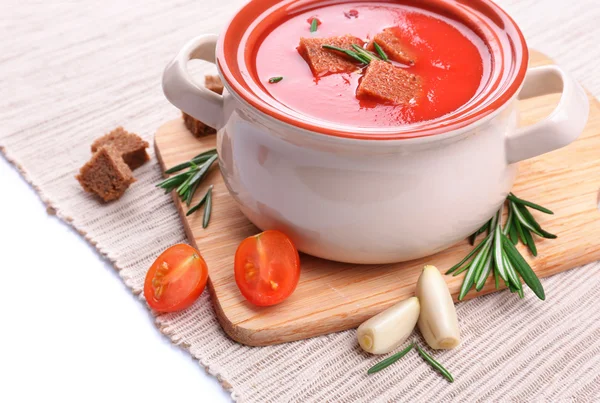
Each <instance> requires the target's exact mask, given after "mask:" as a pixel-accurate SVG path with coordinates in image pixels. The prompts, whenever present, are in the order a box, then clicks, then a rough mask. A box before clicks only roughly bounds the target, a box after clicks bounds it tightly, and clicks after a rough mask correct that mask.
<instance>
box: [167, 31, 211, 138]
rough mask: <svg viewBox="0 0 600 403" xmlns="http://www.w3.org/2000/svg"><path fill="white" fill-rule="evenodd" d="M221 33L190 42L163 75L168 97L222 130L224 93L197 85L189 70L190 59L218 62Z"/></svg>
mask: <svg viewBox="0 0 600 403" xmlns="http://www.w3.org/2000/svg"><path fill="white" fill-rule="evenodd" d="M216 46H217V35H212V34H208V35H201V36H198V37H196V38H194V39H192V40H191V41H189V42H188V43H186V44H185V45H184V46H183V48H181V50H180V51H179V53H178V54H177V56H175V58H174V59H173V61H171V63H169V64H168V65H167V67H166V68H165V71H164V73H163V77H162V87H163V92H164V93H165V96H166V97H167V99H168V100H169V101H170V102H171V103H172V104H173V105H175V106H176V107H177V108H179V109H181V110H182V111H183V112H185V113H187V114H188V115H190V116H192V117H194V118H196V119H198V120H199V121H201V122H203V123H204V124H206V125H207V126H210V127H214V128H216V129H219V128H220V127H221V120H222V116H223V113H222V111H223V96H222V95H219V94H217V93H215V92H213V91H210V90H208V89H206V88H204V86H201V85H198V84H196V83H195V82H194V81H193V79H192V76H191V75H190V73H189V72H188V69H187V64H188V62H189V61H190V60H193V59H201V60H205V61H207V62H210V63H215V59H216V55H215V48H216Z"/></svg>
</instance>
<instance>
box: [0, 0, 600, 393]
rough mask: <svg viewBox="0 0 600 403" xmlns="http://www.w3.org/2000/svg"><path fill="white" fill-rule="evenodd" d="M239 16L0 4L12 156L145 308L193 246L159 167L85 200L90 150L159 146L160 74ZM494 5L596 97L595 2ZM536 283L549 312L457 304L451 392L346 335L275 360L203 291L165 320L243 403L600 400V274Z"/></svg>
mask: <svg viewBox="0 0 600 403" xmlns="http://www.w3.org/2000/svg"><path fill="white" fill-rule="evenodd" d="M242 3H243V1H240V0H233V1H222V2H218V5H215V2H213V1H209V0H195V1H191V0H182V1H178V2H170V1H163V0H149V1H142V0H132V1H127V2H125V1H121V0H106V1H102V2H95V3H94V4H92V2H85V3H84V2H69V3H59V4H56V3H55V2H34V1H28V0H26V1H22V0H21V1H13V0H9V1H6V0H4V1H3V2H2V7H1V8H2V12H1V13H0V37H1V38H2V40H1V41H0V49H1V50H2V51H1V52H0V77H1V82H2V85H0V122H2V124H1V125H0V146H1V147H2V150H3V153H4V155H5V157H6V158H7V159H9V160H10V161H12V162H14V163H15V164H16V165H18V166H19V168H20V169H21V170H22V173H23V175H24V177H25V178H26V179H27V180H28V181H29V182H30V183H32V184H33V186H35V188H36V189H37V190H38V191H39V193H40V196H41V197H42V199H43V200H44V201H45V202H46V203H47V204H48V205H49V206H51V207H52V208H53V209H54V210H55V211H56V213H57V214H58V216H59V217H61V218H62V219H64V220H65V221H67V222H69V223H70V224H71V225H73V226H74V227H75V228H76V229H77V230H78V231H79V232H81V234H82V235H83V236H85V237H86V238H87V239H88V240H89V241H90V242H91V243H93V244H94V245H95V246H96V247H97V248H98V250H99V252H100V253H102V254H103V255H105V256H106V257H107V258H108V259H110V260H111V261H112V262H113V263H114V265H115V267H116V269H117V270H119V273H120V275H121V277H122V278H123V281H124V282H125V283H126V284H127V285H128V286H129V287H130V288H131V290H132V292H134V293H136V294H140V291H141V287H142V283H143V279H144V275H145V273H146V270H147V268H148V266H149V265H150V263H151V262H152V261H153V259H154V258H155V257H156V256H157V255H158V254H159V253H160V252H161V251H162V250H163V249H164V248H165V247H166V246H167V245H171V244H174V243H178V242H184V241H185V234H184V232H183V228H182V226H181V225H180V223H179V218H178V216H177V213H176V211H175V208H174V206H173V205H172V201H171V198H170V196H166V195H164V194H163V193H162V192H161V191H159V190H157V189H155V187H154V184H155V183H156V182H157V181H158V180H159V179H160V171H159V168H158V164H157V163H156V159H155V158H154V157H153V160H152V162H151V163H149V164H146V165H145V166H143V167H142V168H140V169H138V170H136V172H135V175H136V177H137V178H138V182H136V183H135V184H133V185H132V187H131V188H130V189H129V190H128V191H127V193H126V194H125V196H124V197H123V198H122V199H121V200H120V201H119V202H117V203H111V204H107V205H99V204H98V203H97V201H96V200H95V199H94V198H93V197H91V196H89V195H87V194H85V193H83V192H82V191H81V189H80V187H79V185H78V184H77V182H76V180H75V179H74V175H75V173H76V171H77V169H78V168H79V167H80V166H81V165H82V164H83V163H84V162H85V161H86V160H87V159H88V158H89V146H90V144H91V142H92V140H93V139H94V138H96V137H99V136H100V135H102V134H104V133H106V132H108V131H109V130H111V129H113V128H114V127H116V126H119V125H123V126H124V127H125V128H126V129H127V130H130V131H133V132H136V133H139V134H141V135H142V136H143V137H144V138H145V139H146V140H147V141H152V135H153V132H154V130H155V129H156V128H157V127H158V126H159V125H160V124H161V123H162V122H164V121H166V120H169V119H172V118H174V117H176V116H179V114H178V112H177V111H176V110H175V109H174V108H173V107H172V106H170V105H169V104H168V102H167V101H166V100H165V98H164V97H163V95H162V93H161V88H160V76H161V72H162V69H163V67H164V65H165V64H166V63H167V62H168V61H169V59H170V58H171V57H172V56H173V55H174V54H175V52H176V51H177V50H178V48H179V47H180V46H181V45H182V44H183V43H184V42H185V41H186V40H187V39H189V38H191V37H193V36H194V35H197V34H201V33H207V32H219V31H220V30H221V28H222V27H223V26H224V24H225V23H226V21H227V20H228V19H229V18H230V16H231V14H232V13H233V12H234V11H235V10H236V9H237V8H238V6H239V5H240V4H242ZM499 3H500V4H501V5H502V6H504V7H505V8H506V9H507V10H508V11H509V12H510V13H511V14H512V15H513V16H514V17H515V19H516V20H517V22H518V23H519V24H520V25H521V27H522V28H523V30H524V32H525V34H526V36H527V38H528V41H529V44H530V46H532V47H535V48H537V49H539V50H541V51H544V52H545V53H546V54H548V55H550V56H552V57H553V58H554V59H555V60H557V61H558V62H559V63H560V64H561V65H563V66H564V67H566V68H567V69H570V70H571V71H572V72H573V73H574V74H575V76H576V77H577V79H578V80H580V81H581V82H582V83H583V84H584V85H585V86H586V87H587V88H588V89H589V90H591V91H592V92H593V93H594V94H595V95H596V96H600V74H598V72H597V64H598V63H597V62H598V61H599V60H600V47H598V46H597V41H596V38H598V37H599V35H600V25H599V24H598V21H600V6H598V3H597V0H578V1H574V2H569V3H568V4H566V3H565V2H564V1H562V0H557V1H550V0H547V1H542V0H540V1H536V0H503V1H500V2H499ZM599 157H600V155H599ZM543 284H544V287H545V289H546V291H547V296H548V298H547V301H546V302H540V301H538V300H537V299H536V298H535V297H534V296H533V295H532V293H530V292H529V293H527V297H526V298H525V300H524V301H520V300H518V299H517V298H515V296H514V295H511V294H510V293H508V292H500V293H496V294H494V295H490V296H486V297H482V298H478V299H476V300H474V301H469V302H466V303H462V304H459V305H458V315H459V318H460V324H461V328H462V335H463V343H462V346H461V347H460V348H459V349H457V350H456V351H449V352H444V353H440V354H436V357H438V358H439V359H440V361H442V362H443V363H444V364H445V365H446V366H447V367H448V368H450V369H451V370H452V373H453V374H454V376H455V378H456V382H455V383H454V384H452V385H451V384H448V383H447V382H446V381H445V380H444V379H442V378H441V377H439V376H438V375H437V374H435V373H433V372H432V371H431V369H430V368H429V367H428V366H426V365H425V364H424V363H423V362H421V359H420V358H419V357H417V356H416V354H410V355H409V356H407V357H406V358H405V359H403V361H402V362H401V363H400V364H398V365H395V366H393V367H391V368H389V369H388V370H386V371H384V372H382V373H379V374H377V375H375V376H371V377H369V378H367V377H366V375H365V372H366V369H367V368H368V367H369V366H371V365H372V364H373V363H375V362H376V361H377V358H372V357H369V356H367V355H365V354H363V353H361V351H360V349H359V348H358V347H357V344H356V342H355V338H354V332H353V331H346V332H342V333H337V334H332V335H328V336H323V337H318V338H314V339H311V340H306V341H300V342H295V343H289V344H284V345H279V346H274V347H264V348H250V347H245V346H242V345H238V344H236V343H234V342H232V341H231V340H229V339H228V338H227V337H226V336H225V334H224V333H223V332H222V330H221V329H220V327H219V326H218V324H217V322H216V320H215V317H214V313H213V310H212V307H211V304H210V301H209V297H208V295H207V294H206V293H205V294H204V295H203V296H202V298H201V299H200V300H199V301H198V302H197V303H196V304H195V305H194V306H193V307H191V308H190V309H188V310H186V311H185V312H181V313H177V314H170V315H161V316H159V317H157V318H156V320H157V323H158V324H159V328H160V330H161V331H162V332H164V333H165V334H167V335H168V336H169V337H170V338H171V339H172V340H173V342H174V343H177V344H180V345H181V346H182V347H184V348H186V349H188V350H189V352H190V353H191V354H192V355H193V356H194V357H195V358H196V359H198V360H199V361H200V363H201V364H202V365H203V366H204V367H205V368H206V369H207V370H208V371H209V372H210V373H211V374H213V375H215V376H217V377H218V378H219V379H220V380H221V382H222V384H223V385H224V387H226V388H227V389H228V390H230V391H231V396H232V398H233V399H235V400H239V401H242V400H243V401H257V402H266V401H450V400H456V401H459V400H460V401H491V400H517V401H531V400H536V401H539V400H543V401H561V400H562V401H564V400H574V401H598V400H600V302H599V301H600V265H599V264H593V265H588V266H586V267H583V268H579V269H575V270H572V271H570V272H566V273H563V274H560V275H556V276H554V277H551V278H548V279H545V280H543ZM140 298H141V297H140ZM114 331H115V332H120V331H122V330H119V329H116V328H115V330H114ZM90 348H92V347H90Z"/></svg>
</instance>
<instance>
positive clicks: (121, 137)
mask: <svg viewBox="0 0 600 403" xmlns="http://www.w3.org/2000/svg"><path fill="white" fill-rule="evenodd" d="M104 146H110V147H113V148H114V149H115V150H117V151H118V152H119V153H120V155H121V157H122V158H123V160H124V161H125V163H126V164H127V165H128V166H129V168H130V169H136V168H139V167H141V166H142V165H143V164H144V163H145V162H146V161H148V160H149V159H150V157H149V156H148V153H147V152H146V148H148V146H149V144H148V142H147V141H144V140H142V138H141V137H140V136H138V135H137V134H135V133H129V132H127V131H126V130H125V129H123V128H122V127H117V128H116V129H115V130H113V131H111V132H110V133H108V134H105V135H104V136H102V137H100V138H99V139H96V140H95V141H94V142H93V143H92V152H93V153H95V152H96V151H98V150H99V149H100V148H101V147H104Z"/></svg>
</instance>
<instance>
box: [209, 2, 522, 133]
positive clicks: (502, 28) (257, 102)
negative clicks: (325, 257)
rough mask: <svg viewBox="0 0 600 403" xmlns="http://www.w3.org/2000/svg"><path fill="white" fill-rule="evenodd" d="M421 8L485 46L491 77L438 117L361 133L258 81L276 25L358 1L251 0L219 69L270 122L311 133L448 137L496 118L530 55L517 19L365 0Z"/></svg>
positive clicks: (497, 12) (485, 9)
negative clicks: (292, 103)
mask: <svg viewBox="0 0 600 403" xmlns="http://www.w3.org/2000/svg"><path fill="white" fill-rule="evenodd" d="M370 1H373V2H382V1H383V2H389V3H395V4H405V5H409V6H418V7H420V8H424V9H426V10H429V11H432V12H435V13H438V14H442V15H444V16H446V17H449V18H452V19H455V20H457V21H459V22H460V23H462V24H464V25H466V26H467V27H468V28H470V29H471V30H472V31H473V32H475V33H476V34H477V35H479V36H480V37H481V38H482V39H483V41H484V42H485V43H486V45H487V47H488V50H489V52H490V54H491V57H492V60H491V66H492V68H491V73H490V75H489V76H488V77H487V79H486V81H485V83H484V85H483V86H482V89H481V90H480V92H479V93H478V94H476V95H475V96H474V97H473V99H471V101H469V102H468V103H467V104H465V105H463V106H462V107H460V108H459V109H457V110H456V111H454V112H451V113H449V114H447V115H444V116H442V117H440V118H437V119H434V120H430V121H425V122H418V123H413V124H410V125H404V126H397V127H385V128H358V127H353V126H350V125H349V126H345V125H340V124H336V123H331V122H327V121H324V120H321V119H316V118H311V117H310V116H307V115H303V114H301V113H299V112H296V111H294V110H292V109H290V108H288V107H286V106H285V105H283V104H281V103H279V102H278V101H276V100H275V99H273V98H272V97H271V96H270V95H268V93H267V92H266V90H264V87H263V85H262V84H261V83H260V81H259V80H258V79H257V78H256V74H255V72H254V65H253V63H254V60H253V58H254V57H255V55H254V52H255V51H256V49H257V48H258V46H259V45H260V43H261V41H262V39H263V38H264V35H266V34H267V33H268V31H269V30H270V28H271V27H273V26H274V24H277V23H278V22H279V21H282V20H284V19H286V18H289V17H290V16H291V15H295V14H298V13H302V12H306V11H309V10H312V9H316V8H319V7H323V6H329V5H333V4H343V3H350V2H356V1H347V0H346V1H344V0H260V1H250V2H249V3H248V4H247V5H245V6H244V7H243V8H242V9H240V10H239V11H238V13H237V14H236V15H235V16H234V17H233V19H232V20H231V21H230V23H229V25H228V26H227V29H226V30H225V33H224V34H223V35H222V36H221V37H220V38H219V43H218V45H217V64H218V67H219V70H220V72H221V74H222V75H223V78H224V81H225V84H226V86H227V87H228V89H229V90H230V91H233V92H234V93H235V94H237V95H238V96H239V97H240V98H241V99H242V100H244V101H245V102H247V103H248V104H249V105H251V106H252V107H254V108H256V109H257V110H259V111H260V112H262V113H264V114H266V115H267V116H269V117H272V118H275V119H277V120H279V121H281V122H284V123H287V124H290V125H292V126H295V127H298V128H301V129H305V130H310V131H313V132H317V133H321V134H325V135H329V136H337V137H343V138H350V139H362V140H399V139H408V138H418V137H426V136H432V135H436V134H442V133H447V132H450V131H454V130H457V129H461V128H463V127H466V126H468V125H470V124H472V123H475V122H477V121H478V120H480V119H482V118H484V117H486V116H488V115H490V114H492V113H493V112H495V111H497V110H498V109H500V108H501V107H502V106H503V105H504V104H505V103H507V102H508V101H510V100H511V99H512V98H513V96H514V95H515V94H516V93H517V91H518V90H519V89H520V87H521V84H522V83H523V80H524V78H525V73H526V71H527V64H528V61H529V52H528V49H527V45H526V43H525V38H524V37H523V34H522V33H521V30H520V29H519V28H518V27H517V25H516V23H515V22H514V21H513V19H512V18H511V17H510V16H509V15H508V14H506V12H504V10H502V9H501V8H500V7H498V6H497V5H496V4H494V3H493V2H492V1H490V0H421V1H419V2H416V1H415V0H395V1H394V0H366V1H365V0H363V1H361V3H364V2H370Z"/></svg>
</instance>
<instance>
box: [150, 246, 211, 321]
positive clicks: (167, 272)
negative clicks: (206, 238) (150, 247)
mask: <svg viewBox="0 0 600 403" xmlns="http://www.w3.org/2000/svg"><path fill="white" fill-rule="evenodd" d="M207 279H208V268H207V267H206V262H205V261H204V259H202V256H200V253H198V251H197V250H196V249H194V248H192V247H191V246H189V245H185V244H178V245H173V246H171V247H170V248H168V249H167V250H165V251H164V252H163V253H161V255H160V256H159V257H158V258H157V259H156V260H155V261H154V263H152V266H150V270H148V273H147V274H146V280H145V282H144V296H145V297H146V301H148V305H150V307H151V308H152V309H154V310H156V311H159V312H175V311H180V310H182V309H185V308H187V307H189V306H190V305H192V304H193V303H194V301H196V300H197V299H198V297H199V296H200V294H202V291H204V287H205V286H206V280H207Z"/></svg>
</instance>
